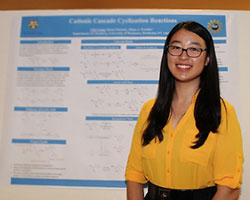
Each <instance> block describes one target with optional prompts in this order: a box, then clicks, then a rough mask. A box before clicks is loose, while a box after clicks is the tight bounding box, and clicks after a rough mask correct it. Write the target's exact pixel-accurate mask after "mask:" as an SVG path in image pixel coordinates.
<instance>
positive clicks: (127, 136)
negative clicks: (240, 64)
mask: <svg viewBox="0 0 250 200" xmlns="http://www.w3.org/2000/svg"><path fill="white" fill-rule="evenodd" d="M55 13H56V12H55ZM82 13H83V14H81V15H79V14H78V15H76V14H74V12H73V11H72V15H68V14H67V15H56V14H54V15H42V13H40V14H39V15H32V16H27V15H26V16H22V15H19V16H15V17H13V20H12V24H11V36H12V37H11V38H12V41H11V51H10V55H9V60H10V62H9V63H10V64H9V69H8V70H9V71H8V84H7V85H8V88H7V90H8V95H7V97H6V106H5V107H6V110H5V122H4V130H3V139H2V144H1V148H2V149H1V154H0V163H1V168H0V184H1V185H37V186H69V187H76V186H77V187H118V188H119V187H125V181H124V174H125V168H126V162H127V157H128V153H129V149H130V143H131V139H132V135H133V130H134V127H135V124H136V121H137V117H138V114H139V112H140V109H141V107H142V105H143V103H144V102H146V101H147V100H149V99H152V98H155V97H156V93H157V84H158V78H159V69H160V63H161V56H162V53H163V48H164V42H165V39H166V37H167V35H168V33H169V31H170V30H171V28H172V27H174V26H175V25H176V24H177V23H179V22H181V21H188V20H194V21H197V22H199V23H201V24H202V25H204V26H205V27H206V28H207V29H208V30H209V31H210V33H211V34H212V36H213V39H214V43H215V47H216V55H217V58H218V64H219V73H220V81H221V92H222V96H223V97H225V98H226V99H227V100H229V101H230V102H232V103H233V104H234V105H236V104H237V91H238V90H237V89H238V86H237V78H238V76H237V40H236V38H237V37H235V36H236V34H237V32H236V27H235V26H236V25H235V24H236V19H235V17H234V16H233V15H223V14H219V13H212V14H211V13H210V14H205V13H204V12H203V13H202V12H191V11H190V12H189V13H183V14H182V11H178V12H177V11H176V13H173V11H172V12H171V13H169V12H168V11H167V10H166V11H165V12H163V11H161V13H160V14H159V13H157V12H149V11H145V13H143V12H140V14H136V12H135V11H133V10H132V11H124V10H123V11H122V12H119V10H113V11H112V13H111V12H110V11H107V12H106V13H105V12H103V14H98V13H97V11H93V13H92V14H89V13H88V14H84V11H83V12H82ZM121 13H123V14H121ZM211 81H212V80H211ZM236 107H237V106H236Z"/></svg>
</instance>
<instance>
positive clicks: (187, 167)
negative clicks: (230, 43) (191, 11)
mask: <svg viewBox="0 0 250 200" xmlns="http://www.w3.org/2000/svg"><path fill="white" fill-rule="evenodd" d="M242 163H243V154H242V141H241V131H240V127H239V123H238V120H237V117H236V113H235V110H234V108H233V106H232V105H231V104H229V103H228V102H227V101H226V100H223V99H222V98H221V97H220V90H219V76H218V66H217V61H216V56H215V50H214V44H213V39H212V37H211V35H210V33H209V32H208V31H207V30H206V29H205V28H204V27H203V26H202V25H200V24H198V23H196V22H192V21H189V22H182V23H179V24H177V25H176V26H175V27H174V28H173V29H172V30H171V32H170V33H169V35H168V37H167V39H166V43H165V47H164V52H163V56H162V62H161V71H160V80H159V88H158V94H157V98H156V99H152V100H150V101H148V102H146V103H145V104H144V105H143V108H142V110H141V113H140V115H139V117H138V121H137V124H136V127H135V131H134V136H133V141H132V145H131V150H130V154H129V158H128V163H127V169H126V180H127V199H128V200H142V199H143V196H144V194H143V185H144V184H145V183H147V182H148V186H149V188H148V193H147V195H146V197H145V199H148V200H158V199H159V200H164V199H167V200H189V199H190V200H191V199H192V200H211V199H212V200H224V199H225V200H231V199H232V200H233V199H237V198H238V196H239V188H240V185H241V183H242Z"/></svg>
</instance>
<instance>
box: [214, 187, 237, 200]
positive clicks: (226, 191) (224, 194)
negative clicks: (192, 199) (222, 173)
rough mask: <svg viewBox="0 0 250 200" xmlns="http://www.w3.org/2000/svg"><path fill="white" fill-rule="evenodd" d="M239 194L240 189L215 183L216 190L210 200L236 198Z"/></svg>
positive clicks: (231, 199) (235, 199)
mask: <svg viewBox="0 0 250 200" xmlns="http://www.w3.org/2000/svg"><path fill="white" fill-rule="evenodd" d="M239 195H240V189H231V188H229V187H227V186H223V185H217V192H216V193H215V195H214V197H213V199H212V200H237V199H238V198H239Z"/></svg>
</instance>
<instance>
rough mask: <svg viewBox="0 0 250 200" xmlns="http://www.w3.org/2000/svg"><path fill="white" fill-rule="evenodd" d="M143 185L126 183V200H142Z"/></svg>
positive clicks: (131, 182) (132, 182)
mask: <svg viewBox="0 0 250 200" xmlns="http://www.w3.org/2000/svg"><path fill="white" fill-rule="evenodd" d="M143 195H144V194H143V184H141V183H137V182H134V181H127V200H143Z"/></svg>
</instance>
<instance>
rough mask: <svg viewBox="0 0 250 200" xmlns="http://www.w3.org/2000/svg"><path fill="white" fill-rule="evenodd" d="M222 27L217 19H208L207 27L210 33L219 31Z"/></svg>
mask: <svg viewBox="0 0 250 200" xmlns="http://www.w3.org/2000/svg"><path fill="white" fill-rule="evenodd" d="M222 27H223V26H222V23H221V22H220V21H219V20H217V19H214V20H210V22H208V24H207V29H208V31H209V32H210V33H219V32H221V31H222Z"/></svg>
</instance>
